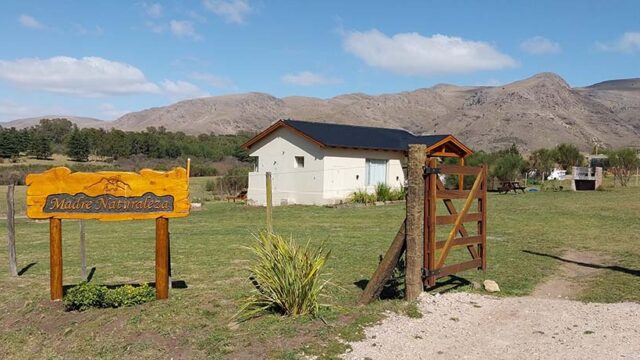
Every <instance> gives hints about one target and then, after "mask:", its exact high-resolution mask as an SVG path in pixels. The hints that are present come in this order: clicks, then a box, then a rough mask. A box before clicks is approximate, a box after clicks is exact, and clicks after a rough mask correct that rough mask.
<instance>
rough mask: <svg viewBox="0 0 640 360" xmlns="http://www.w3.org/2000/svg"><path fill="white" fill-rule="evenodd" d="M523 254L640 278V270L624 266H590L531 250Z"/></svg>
mask: <svg viewBox="0 0 640 360" xmlns="http://www.w3.org/2000/svg"><path fill="white" fill-rule="evenodd" d="M522 252H524V253H527V254H531V255H537V256H545V257H549V258H552V259H556V260H560V261H564V262H568V263H572V264H576V265H580V266H585V267H589V268H593V269H605V270H611V271H618V272H621V273H625V274H629V275H632V276H640V270H634V269H628V268H625V267H622V266H618V265H600V264H590V263H585V262H581V261H575V260H570V259H565V258H562V257H560V256H556V255H551V254H545V253H540V252H536V251H531V250H522Z"/></svg>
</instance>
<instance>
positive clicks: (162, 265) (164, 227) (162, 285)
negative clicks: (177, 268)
mask: <svg viewBox="0 0 640 360" xmlns="http://www.w3.org/2000/svg"><path fill="white" fill-rule="evenodd" d="M168 297H169V219H167V218H163V217H159V218H157V219H156V299H167V298H168Z"/></svg>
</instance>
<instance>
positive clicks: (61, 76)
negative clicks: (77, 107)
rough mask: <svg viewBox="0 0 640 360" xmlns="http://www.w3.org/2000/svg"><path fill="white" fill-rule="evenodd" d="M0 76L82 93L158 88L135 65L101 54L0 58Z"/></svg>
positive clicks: (19, 83)
mask: <svg viewBox="0 0 640 360" xmlns="http://www.w3.org/2000/svg"><path fill="white" fill-rule="evenodd" d="M0 80H4V81H7V82H10V83H12V84H14V85H17V86H20V87H24V88H29V89H35V90H44V91H49V92H54V93H63V94H73V95H82V96H99V95H119V94H136V93H158V92H160V89H159V87H158V86H157V85H156V84H154V83H152V82H150V81H148V80H147V79H146V78H145V76H144V74H143V73H142V71H141V70H140V69H138V68H136V67H135V66H132V65H129V64H125V63H121V62H117V61H111V60H107V59H103V58H100V57H84V58H72V57H66V56H57V57H52V58H49V59H38V58H25V59H18V60H14V61H7V60H0Z"/></svg>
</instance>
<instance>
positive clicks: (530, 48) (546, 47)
mask: <svg viewBox="0 0 640 360" xmlns="http://www.w3.org/2000/svg"><path fill="white" fill-rule="evenodd" d="M520 48H521V49H522V50H523V51H525V52H528V53H529V54H533V55H543V54H558V53H559V52H561V51H562V48H561V47H560V44H558V43H557V42H555V41H551V40H549V39H547V38H544V37H542V36H534V37H531V38H528V39H527V40H525V41H523V42H522V43H521V44H520Z"/></svg>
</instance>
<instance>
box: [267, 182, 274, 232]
mask: <svg viewBox="0 0 640 360" xmlns="http://www.w3.org/2000/svg"><path fill="white" fill-rule="evenodd" d="M266 177H267V178H266V181H267V183H266V196H267V204H266V205H267V231H268V232H269V233H272V232H273V217H272V215H273V212H272V211H273V193H272V191H273V189H272V183H271V172H269V171H267V173H266Z"/></svg>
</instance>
